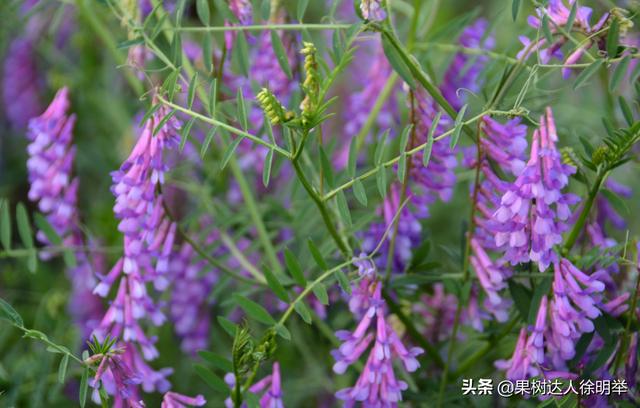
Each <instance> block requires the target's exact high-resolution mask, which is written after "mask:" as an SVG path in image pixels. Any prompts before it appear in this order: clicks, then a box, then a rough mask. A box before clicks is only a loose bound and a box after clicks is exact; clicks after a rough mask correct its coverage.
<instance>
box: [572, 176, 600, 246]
mask: <svg viewBox="0 0 640 408" xmlns="http://www.w3.org/2000/svg"><path fill="white" fill-rule="evenodd" d="M602 182H603V180H602V176H598V179H597V180H596V182H595V185H594V186H593V188H592V189H591V191H590V192H589V195H588V197H587V201H586V202H585V203H584V207H582V212H581V213H580V217H578V221H576V224H575V225H574V226H573V229H572V230H571V234H570V235H569V238H567V243H566V244H565V246H564V249H563V253H566V254H568V253H569V252H571V249H573V246H574V245H575V243H576V241H577V240H578V236H579V235H580V233H581V232H582V229H583V228H584V224H585V222H586V221H587V217H588V216H589V213H590V212H591V207H593V203H594V202H595V200H596V197H597V196H598V191H599V190H600V186H601V185H602Z"/></svg>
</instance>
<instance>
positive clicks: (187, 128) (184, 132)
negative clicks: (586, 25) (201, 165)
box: [180, 117, 196, 153]
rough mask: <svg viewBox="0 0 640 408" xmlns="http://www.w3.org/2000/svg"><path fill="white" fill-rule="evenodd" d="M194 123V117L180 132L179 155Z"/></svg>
mask: <svg viewBox="0 0 640 408" xmlns="http://www.w3.org/2000/svg"><path fill="white" fill-rule="evenodd" d="M195 121H196V118H195V117H193V118H191V119H189V121H188V122H187V124H186V125H185V127H184V129H183V130H182V137H181V138H180V153H182V148H184V144H185V143H186V142H187V138H188V137H189V132H190V131H191V126H193V122H195Z"/></svg>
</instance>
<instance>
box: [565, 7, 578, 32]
mask: <svg viewBox="0 0 640 408" xmlns="http://www.w3.org/2000/svg"><path fill="white" fill-rule="evenodd" d="M578 7H579V6H578V0H576V1H575V2H574V3H573V6H571V11H570V12H569V17H568V18H567V24H566V25H565V28H564V29H565V30H566V31H567V32H568V33H570V32H571V29H572V28H573V23H574V21H576V16H577V15H578Z"/></svg>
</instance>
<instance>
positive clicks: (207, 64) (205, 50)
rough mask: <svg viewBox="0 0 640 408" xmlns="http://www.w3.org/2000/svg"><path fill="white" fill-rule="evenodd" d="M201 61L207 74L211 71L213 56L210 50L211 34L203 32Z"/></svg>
mask: <svg viewBox="0 0 640 408" xmlns="http://www.w3.org/2000/svg"><path fill="white" fill-rule="evenodd" d="M202 60H203V63H204V69H206V70H207V72H211V71H213V54H212V49H211V34H209V32H205V33H204V36H203V37H202Z"/></svg>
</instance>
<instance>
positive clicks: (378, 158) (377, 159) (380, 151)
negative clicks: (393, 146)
mask: <svg viewBox="0 0 640 408" xmlns="http://www.w3.org/2000/svg"><path fill="white" fill-rule="evenodd" d="M387 137H389V129H387V130H385V131H384V133H383V134H382V137H380V140H379V141H378V146H376V152H375V154H374V159H373V162H374V164H375V165H376V167H379V166H380V164H381V163H382V157H383V156H384V148H385V145H386V144H387Z"/></svg>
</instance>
